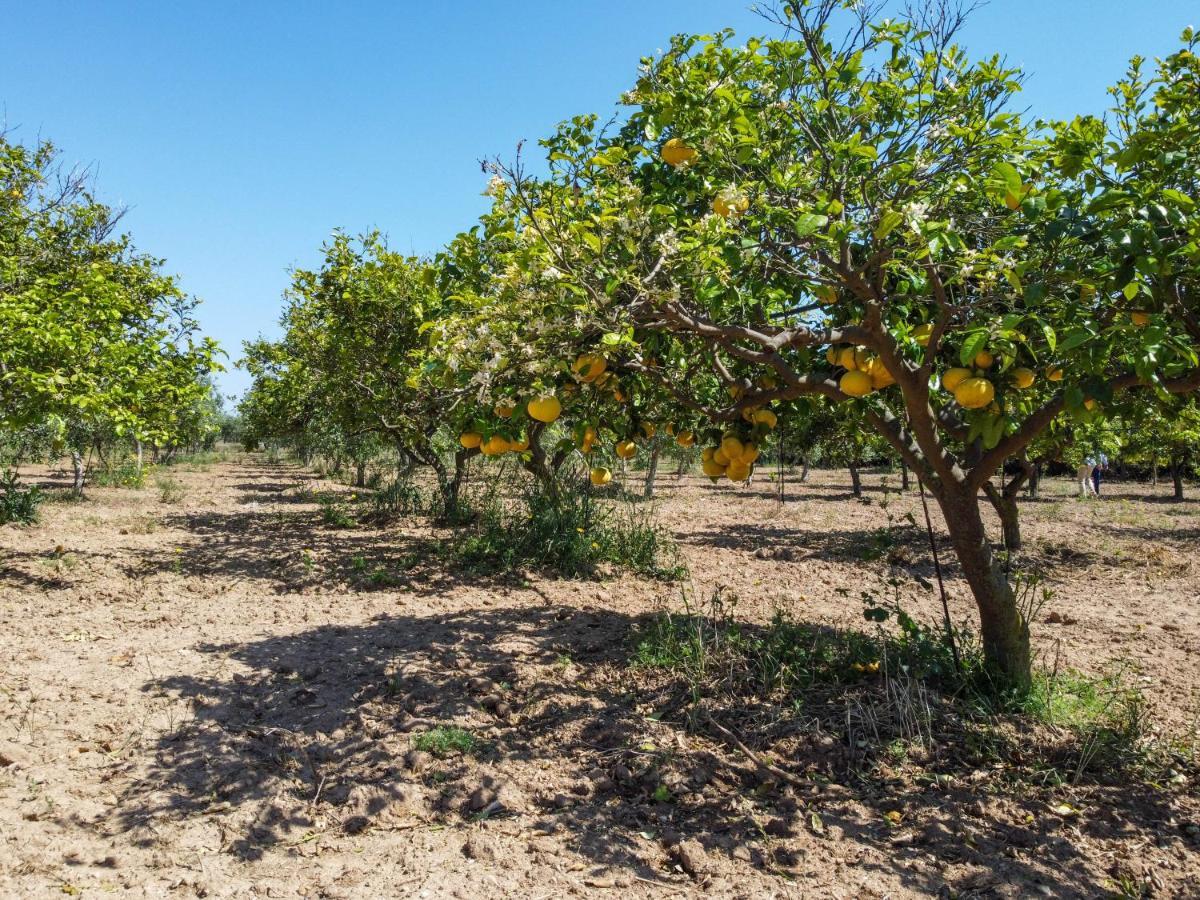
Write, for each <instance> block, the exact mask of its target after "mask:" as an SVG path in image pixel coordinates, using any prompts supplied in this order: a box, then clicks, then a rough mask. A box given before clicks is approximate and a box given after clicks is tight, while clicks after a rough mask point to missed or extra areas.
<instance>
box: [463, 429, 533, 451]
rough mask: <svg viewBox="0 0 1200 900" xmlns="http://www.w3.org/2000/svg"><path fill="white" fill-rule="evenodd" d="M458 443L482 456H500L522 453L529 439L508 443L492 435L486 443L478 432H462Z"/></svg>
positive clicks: (498, 435) (499, 436)
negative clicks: (476, 449)
mask: <svg viewBox="0 0 1200 900" xmlns="http://www.w3.org/2000/svg"><path fill="white" fill-rule="evenodd" d="M458 442H459V443H460V444H462V446H463V447H465V448H466V449H468V450H474V449H475V448H476V447H478V448H479V452H480V453H482V454H483V455H484V456H502V455H504V454H505V453H524V452H525V451H526V450H528V449H529V438H527V437H522V438H520V439H519V440H515V441H510V440H509V439H508V438H506V437H504V435H502V434H493V435H492V436H491V437H489V438H488V439H487V440H486V441H485V440H484V439H483V435H482V434H480V433H479V432H478V431H464V432H463V433H462V434H460V435H459V436H458Z"/></svg>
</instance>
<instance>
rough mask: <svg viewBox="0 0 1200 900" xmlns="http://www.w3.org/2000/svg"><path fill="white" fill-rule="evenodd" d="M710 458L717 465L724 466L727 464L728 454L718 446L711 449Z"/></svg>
mask: <svg viewBox="0 0 1200 900" xmlns="http://www.w3.org/2000/svg"><path fill="white" fill-rule="evenodd" d="M710 458H711V459H712V461H713V462H715V463H716V464H717V465H718V466H721V467H725V466H727V465H729V454H728V453H726V452H725V451H724V450H723V449H722V448H720V447H718V448H717V449H716V450H714V451H713V455H712V456H711V457H710Z"/></svg>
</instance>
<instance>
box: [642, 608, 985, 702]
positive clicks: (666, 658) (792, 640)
mask: <svg viewBox="0 0 1200 900" xmlns="http://www.w3.org/2000/svg"><path fill="white" fill-rule="evenodd" d="M956 637H957V638H958V641H959V644H960V648H961V649H963V650H964V651H966V655H967V658H968V659H969V660H970V661H971V663H970V664H971V665H974V664H975V663H974V660H975V659H976V658H978V657H979V656H980V655H979V653H978V651H977V650H976V649H975V647H974V644H973V643H972V642H971V640H970V638H969V636H968V635H966V634H965V633H962V632H959V633H958V634H957V635H956ZM632 642H633V659H632V662H633V664H634V665H636V666H642V667H649V668H664V669H671V670H675V671H678V672H680V673H681V674H683V675H684V676H685V678H686V679H687V681H688V682H689V683H690V684H691V685H692V686H693V688H694V691H693V692H698V693H706V692H708V690H709V689H710V688H712V687H714V686H716V684H715V683H719V684H720V689H721V690H730V691H733V692H735V693H748V694H751V695H753V696H759V697H764V698H765V697H776V698H779V697H791V696H796V695H799V694H800V693H801V692H803V691H804V690H806V689H808V688H811V687H813V686H815V685H848V684H855V683H858V682H862V681H865V680H867V679H870V678H874V677H875V676H876V675H878V674H880V673H884V674H891V675H893V676H895V675H904V676H907V677H912V678H917V679H921V680H932V681H937V682H941V683H945V684H947V685H950V684H951V683H953V682H956V681H958V680H959V679H960V678H961V677H962V676H959V675H957V674H956V671H955V668H954V660H953V657H952V655H951V653H950V650H949V648H948V646H947V645H946V643H945V640H944V639H943V638H942V637H941V635H935V634H934V632H933V631H932V629H927V628H925V627H923V626H920V625H919V624H918V623H916V622H914V621H913V620H912V619H911V618H909V617H907V616H904V622H903V623H902V624H901V628H900V631H899V634H896V633H892V632H887V631H884V630H883V629H878V630H877V631H876V632H875V633H868V632H864V631H859V630H855V629H842V628H832V627H829V626H824V625H813V624H808V623H802V622H793V621H791V620H790V619H789V618H788V617H787V616H786V615H784V614H783V613H782V612H776V614H775V617H774V619H773V620H772V621H771V623H770V624H769V625H766V626H749V625H743V624H740V623H738V622H737V621H736V620H735V619H734V618H733V608H732V606H728V607H727V606H726V605H725V604H723V603H721V601H720V599H719V598H714V602H713V606H712V611H711V614H709V615H699V614H695V613H691V612H685V613H684V614H682V615H672V614H669V613H664V614H662V615H659V616H655V617H654V618H653V619H651V620H650V621H649V622H647V623H645V624H643V625H641V626H640V627H638V628H637V629H635V630H634V633H633V636H632Z"/></svg>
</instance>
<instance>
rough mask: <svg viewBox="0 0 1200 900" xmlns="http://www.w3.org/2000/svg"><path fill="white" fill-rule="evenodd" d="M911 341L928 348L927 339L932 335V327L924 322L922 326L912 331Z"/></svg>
mask: <svg viewBox="0 0 1200 900" xmlns="http://www.w3.org/2000/svg"><path fill="white" fill-rule="evenodd" d="M912 335H913V340H915V341H916V342H917V343H918V344H920V345H921V346H922V347H928V346H929V338H930V337H931V336H932V335H933V325H932V324H930V323H928V322H926V323H925V324H924V325H918V326H917V327H916V328H914V329H913V333H912Z"/></svg>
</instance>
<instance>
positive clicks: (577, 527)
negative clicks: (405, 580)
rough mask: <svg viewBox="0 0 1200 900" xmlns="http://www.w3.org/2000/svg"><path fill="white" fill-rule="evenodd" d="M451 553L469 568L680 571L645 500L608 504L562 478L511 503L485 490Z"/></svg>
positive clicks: (671, 574) (566, 572)
mask: <svg viewBox="0 0 1200 900" xmlns="http://www.w3.org/2000/svg"><path fill="white" fill-rule="evenodd" d="M452 555H453V556H454V557H455V558H456V559H457V561H458V562H459V563H461V564H463V565H465V566H468V567H471V568H477V569H483V570H489V571H497V570H498V571H512V570H514V569H519V568H521V567H524V566H530V567H533V568H536V569H542V570H545V571H550V572H554V573H556V574H559V575H563V576H566V577H577V576H588V575H592V574H594V573H595V572H596V569H597V567H598V566H599V565H600V564H601V563H609V564H612V565H614V566H619V567H622V568H626V569H629V570H631V571H634V572H637V573H638V574H642V575H648V576H650V577H654V578H662V579H674V578H679V577H681V576H682V574H683V573H684V571H685V569H684V567H683V566H682V565H681V564H680V563H679V561H678V557H677V556H676V554H675V551H674V548H673V547H672V546H671V543H670V541H669V539H668V538H667V536H666V534H665V532H664V531H663V530H662V529H661V528H660V527H659V526H658V525H656V524H655V522H654V520H653V513H652V511H651V510H650V509H649V508H648V507H631V506H625V507H623V508H622V509H614V508H613V507H612V506H611V505H608V504H604V503H599V502H597V501H596V499H595V498H593V497H591V496H589V495H588V494H587V493H586V492H584V491H578V490H571V489H568V488H567V487H566V486H560V487H559V488H558V489H546V488H544V487H540V486H539V487H534V488H531V489H529V490H528V491H526V493H525V494H524V495H523V497H522V499H521V502H520V503H518V504H514V505H505V504H504V503H503V502H502V501H501V500H500V499H499V498H498V497H496V496H495V495H492V496H489V497H488V498H486V499H485V501H484V503H483V505H482V508H481V509H479V510H478V514H477V517H476V522H475V526H474V528H473V529H471V530H469V531H467V532H466V533H464V534H463V535H462V536H461V537H460V538H459V539H458V541H457V543H456V544H455V545H454V547H453V548H452Z"/></svg>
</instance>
